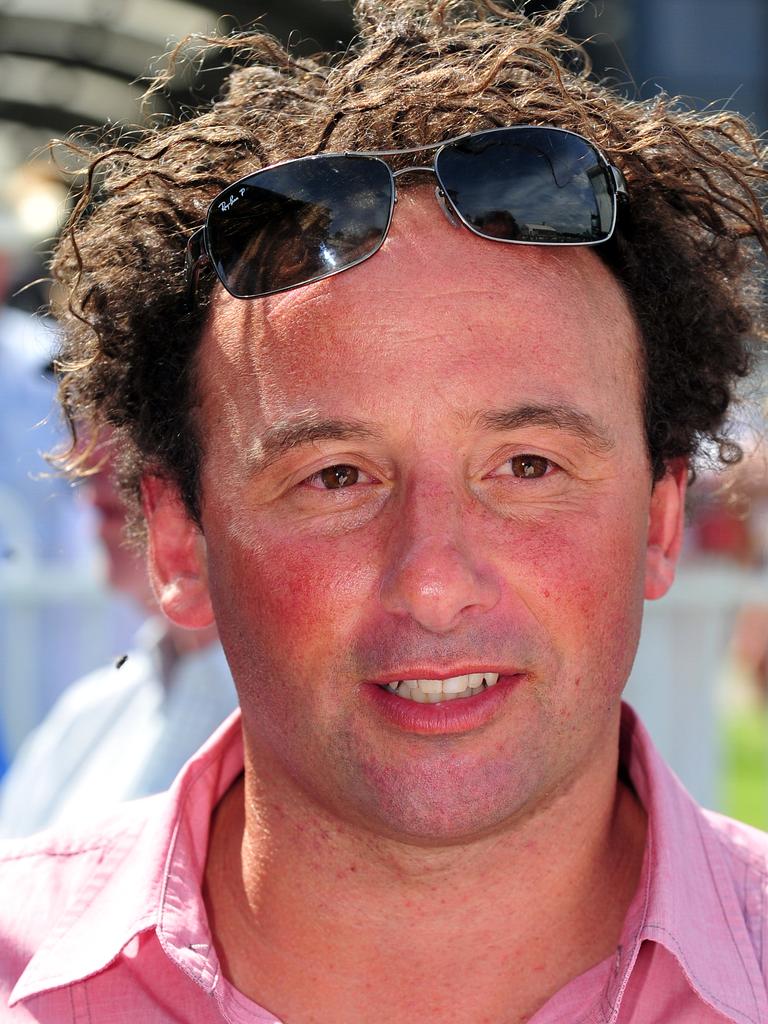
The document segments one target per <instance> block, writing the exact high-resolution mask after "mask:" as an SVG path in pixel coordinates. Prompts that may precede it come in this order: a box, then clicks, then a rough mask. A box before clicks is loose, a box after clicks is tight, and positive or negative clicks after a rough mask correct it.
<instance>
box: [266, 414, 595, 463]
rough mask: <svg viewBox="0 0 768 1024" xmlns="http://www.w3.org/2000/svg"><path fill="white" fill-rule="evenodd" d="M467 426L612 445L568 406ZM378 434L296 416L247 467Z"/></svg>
mask: <svg viewBox="0 0 768 1024" xmlns="http://www.w3.org/2000/svg"><path fill="white" fill-rule="evenodd" d="M467 424H468V425H469V426H479V427H480V428H481V429H484V430H489V431H504V430H518V429H519V428H520V427H527V426H543V427H554V428H555V429H557V430H563V431H566V432H567V433H570V434H574V435H575V436H576V437H578V438H579V439H580V440H582V441H583V442H584V444H585V445H586V446H587V448H589V449H590V450H591V451H593V452H595V453H596V454H598V455H607V454H608V453H609V452H611V451H612V450H613V449H614V447H615V443H614V441H613V440H612V439H611V437H610V436H609V435H608V434H607V432H606V431H605V430H604V429H603V428H602V427H601V426H600V425H599V424H598V423H597V421H596V420H595V419H593V417H592V416H590V415H589V414H588V413H586V412H583V411H582V410H580V409H575V408H573V407H572V406H568V405H519V406H515V407H514V408H512V409H494V410H488V411H485V412H480V413H474V414H473V415H471V416H469V417H468V418H467ZM382 437H383V435H382V433H381V432H380V431H379V430H376V429H374V428H373V427H372V426H370V424H368V423H365V422H363V421H362V420H357V419H353V418H345V419H335V418H334V419H319V418H318V417H317V416H316V415H315V414H314V413H305V414H300V415H298V416H297V417H294V418H292V419H291V420H290V421H287V422H283V423H275V424H273V425H272V426H270V427H268V428H267V429H266V430H265V431H264V434H263V435H262V436H261V437H260V438H258V439H257V440H256V441H255V442H254V444H253V445H252V446H251V450H250V452H249V453H248V463H249V466H250V469H251V471H252V472H254V473H263V472H265V471H266V470H267V469H269V467H270V466H272V465H274V463H276V462H278V461H279V460H280V459H281V458H283V456H284V455H286V454H287V453H288V452H289V451H291V450H292V449H294V448H301V447H303V446H305V445H310V444H314V443H315V442H317V441H351V440H368V441H371V440H373V441H381V440H382Z"/></svg>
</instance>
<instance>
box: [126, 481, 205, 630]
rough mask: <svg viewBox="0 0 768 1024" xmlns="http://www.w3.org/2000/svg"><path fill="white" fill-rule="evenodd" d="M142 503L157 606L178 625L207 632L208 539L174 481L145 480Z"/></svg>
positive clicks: (150, 574)
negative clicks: (188, 510)
mask: <svg viewBox="0 0 768 1024" xmlns="http://www.w3.org/2000/svg"><path fill="white" fill-rule="evenodd" d="M141 500H142V505H143V507H144V517H145V519H146V521H147V534H148V542H149V543H148V551H147V559H148V564H149V576H150V579H151V580H152V586H153V587H154V590H155V596H156V598H157V603H158V604H159V605H160V607H161V609H162V610H163V613H164V614H165V615H166V616H167V617H168V618H169V619H170V620H171V622H175V623H176V625H177V626H184V627H186V628H187V629H202V628H203V627H205V626H210V625H211V624H212V623H213V621H214V617H213V609H212V608H211V599H210V595H209V593H208V565H207V560H206V552H205V539H204V537H203V535H202V533H201V532H200V529H199V528H198V527H197V525H196V524H195V523H194V522H193V521H192V519H191V518H190V516H189V513H188V512H187V510H186V508H185V506H184V502H183V501H182V500H181V496H180V495H179V492H178V489H177V487H176V485H175V484H174V483H172V482H171V481H170V480H167V479H164V478H163V477H159V476H145V477H143V479H142V481H141Z"/></svg>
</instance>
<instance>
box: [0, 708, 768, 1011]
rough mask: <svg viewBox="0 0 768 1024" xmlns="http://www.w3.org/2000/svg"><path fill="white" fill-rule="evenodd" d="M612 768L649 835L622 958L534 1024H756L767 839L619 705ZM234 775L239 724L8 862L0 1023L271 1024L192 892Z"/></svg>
mask: <svg viewBox="0 0 768 1024" xmlns="http://www.w3.org/2000/svg"><path fill="white" fill-rule="evenodd" d="M621 759H622V766H623V770H624V771H625V772H626V773H627V774H628V776H629V778H631V780H632V783H633V784H634V786H635V789H636V791H637V793H638V796H639V797H640V799H641V801H642V803H643V805H644V807H645V808H646V811H647V812H648V818H649V832H648V844H647V848H646V853H645V862H644V868H643V873H642V878H641V883H640V885H639V887H638V891H637V894H636V896H635V899H634V902H633V903H632V906H631V907H630V909H629V911H628V913H627V917H626V920H625V923H624V929H623V933H622V937H621V942H620V945H619V947H618V949H617V951H616V954H615V955H614V956H612V957H610V958H609V959H608V960H605V961H604V962H603V963H601V964H597V965H596V966H594V967H593V968H592V969H591V970H589V971H587V972H586V974H583V975H581V976H580V977H578V978H576V979H574V980H573V981H572V982H570V983H569V984H568V985H566V986H565V988H564V989H562V990H561V991H560V992H558V993H557V995H555V996H554V997H553V998H552V999H551V1000H550V1001H549V1002H548V1003H547V1004H546V1006H544V1007H542V1009H541V1010H539V1012H538V1013H537V1014H536V1015H535V1016H534V1018H533V1020H532V1021H531V1024H555V1022H562V1024H597V1022H600V1024H714V1022H716V1021H717V1022H721V1024H722V1022H723V1021H731V1022H736V1024H765V1022H768V997H767V993H766V979H767V978H768V928H767V927H766V921H768V914H767V913H766V907H765V901H766V892H768V864H767V863H766V853H767V852H768V836H766V835H764V834H763V833H762V832H758V831H756V830H755V829H751V828H749V827H748V826H746V825H741V824H739V823H737V822H733V821H730V820H728V819H727V818H723V817H722V816H720V815H717V814H712V813H710V812H707V811H703V810H701V809H700V808H699V807H698V806H697V804H695V803H694V801H693V800H692V799H691V797H690V796H689V795H688V794H687V793H686V792H685V790H684V789H683V788H682V786H681V785H680V783H679V782H678V780H677V779H676V778H675V776H674V775H673V774H672V773H671V772H670V770H669V769H668V768H667V767H666V765H665V764H664V763H663V761H662V760H661V758H660V757H659V755H658V753H657V752H656V751H655V749H654V747H653V746H652V744H651V742H650V739H649V738H648V735H647V733H646V732H645V729H644V728H643V726H642V725H641V724H640V723H639V722H638V720H637V718H636V716H635V714H634V712H633V711H632V710H631V709H630V708H628V707H627V706H626V705H625V707H624V716H623V723H622V757H621ZM242 767H243V750H242V739H241V734H240V723H239V718H238V715H237V714H235V715H234V716H233V717H232V718H230V719H229V720H228V721H227V722H226V723H225V724H224V726H223V727H222V728H221V729H220V730H219V731H218V732H217V733H216V734H215V735H214V736H213V737H212V738H211V740H210V741H209V742H208V743H207V744H206V746H205V747H204V748H203V749H202V750H201V751H200V753H198V754H197V755H196V756H195V757H194V758H193V759H192V760H191V761H189V762H188V764H187V765H186V766H185V768H184V769H183V770H182V772H181V774H180V775H179V777H178V778H177V780H176V782H175V783H174V785H173V788H172V789H171V790H170V791H169V792H168V793H166V794H161V795H159V796H156V797H150V798H148V799H146V800H141V801H137V802H134V803H131V804H126V805H124V806H123V807H122V808H121V809H120V810H118V811H116V812H115V813H114V814H113V815H112V816H111V817H110V818H108V819H106V820H105V822H104V824H103V825H102V826H100V828H99V830H98V831H97V832H94V831H93V830H89V831H88V832H82V833H78V832H77V831H75V830H73V829H68V830H66V831H62V830H57V831H56V832H51V833H43V834H42V835H40V836H37V837H33V838H31V839H26V840H22V841H13V842H10V841H9V842H6V843H4V844H2V845H1V846H0V851H1V852H0V885H1V886H2V889H1V891H0V990H2V993H3V997H2V998H0V1021H3V1022H4V1021H14V1022H15V1021H19V1022H20V1021H39V1022H42V1024H68V1022H81V1024H126V1022H128V1024H166V1022H171V1021H174V1022H180V1024H217V1022H221V1021H229V1022H231V1024H241V1022H242V1024H245V1022H248V1024H271V1022H275V1024H280V1022H279V1021H278V1018H276V1017H275V1016H274V1014H272V1013H270V1012H269V1010H268V1009H265V1008H262V1007H260V1006H257V1005H256V1004H254V1003H252V1002H251V1001H250V1000H248V999H246V998H245V997H244V996H242V995H241V994H240V993H239V992H237V991H236V990H235V989H234V988H233V987H232V986H231V985H230V984H229V983H228V982H227V981H226V979H225V978H224V977H223V976H222V975H221V973H220V968H219V961H218V958H217V956H216V951H215V949H214V948H213V945H212V940H211V934H210V931H209V928H208V922H207V919H206V913H205V907H204V904H203V900H202V896H201V892H200V881H201V878H202V875H203V868H204V864H205V857H206V848H207V841H208V827H209V820H210V816H211V812H212V810H213V808H214V807H215V805H216V802H217V801H218V800H219V798H220V797H221V796H222V795H223V793H224V792H225V791H226V789H227V788H228V787H229V785H230V784H231V783H232V781H233V780H234V779H235V778H236V777H237V775H238V774H239V773H240V772H241V771H242ZM467 984H471V976H470V975H468V977H467ZM7 999H10V1008H6V1000H7Z"/></svg>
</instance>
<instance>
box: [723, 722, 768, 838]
mask: <svg viewBox="0 0 768 1024" xmlns="http://www.w3.org/2000/svg"><path fill="white" fill-rule="evenodd" d="M722 730H723V768H724V771H723V778H722V793H721V797H722V799H721V806H722V808H723V811H724V812H725V814H728V815H730V817H732V818H738V819H739V820H740V821H746V822H747V823H748V824H750V825H755V826H757V828H762V829H765V830H768V715H766V714H765V713H763V712H760V711H757V710H754V709H753V710H733V709H731V710H729V711H728V713H727V715H726V716H725V717H724V718H723V723H722Z"/></svg>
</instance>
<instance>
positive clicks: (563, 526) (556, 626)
mask: <svg viewBox="0 0 768 1024" xmlns="http://www.w3.org/2000/svg"><path fill="white" fill-rule="evenodd" d="M505 550H506V551H507V552H509V554H508V555H507V557H506V560H505V563H506V570H505V576H506V582H507V585H508V587H509V590H510V593H511V594H512V595H515V594H516V595H518V596H519V598H520V599H522V601H523V602H524V603H525V605H526V606H527V608H528V610H529V612H530V614H531V615H532V616H533V617H534V618H535V619H536V620H537V624H538V627H539V629H540V630H541V632H542V633H543V634H544V636H545V637H546V638H547V642H548V643H549V644H550V645H551V646H552V647H553V648H554V649H555V650H558V649H559V651H560V652H561V654H563V655H564V656H565V658H566V660H567V661H568V662H570V664H571V674H572V682H573V685H574V687H578V686H581V684H582V682H583V681H585V679H586V681H587V682H589V683H590V684H591V685H592V686H594V685H595V684H597V683H599V682H600V681H605V685H606V688H607V689H608V690H609V691H613V690H615V686H616V682H617V680H620V681H621V683H622V684H623V682H624V680H625V678H626V676H627V675H628V673H629V670H630V668H631V663H632V660H633V658H634V653H635V650H636V647H637V642H638V638H639V631H640V622H641V618H642V608H643V586H644V575H645V574H644V570H645V559H644V554H645V546H644V539H643V532H642V529H641V528H640V527H639V524H638V522H637V517H634V519H633V517H631V516H627V515H621V514H616V515H613V516H600V517H595V516H590V515H588V514H587V515H575V516H569V517H558V520H557V521H556V522H554V521H553V522H552V523H550V524H549V526H548V527H546V526H545V525H544V524H539V528H537V529H531V530H526V531H523V532H520V533H517V532H516V533H515V534H512V535H511V536H509V537H508V538H507V539H506V545H505Z"/></svg>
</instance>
